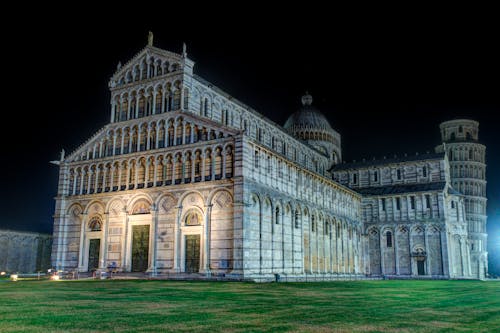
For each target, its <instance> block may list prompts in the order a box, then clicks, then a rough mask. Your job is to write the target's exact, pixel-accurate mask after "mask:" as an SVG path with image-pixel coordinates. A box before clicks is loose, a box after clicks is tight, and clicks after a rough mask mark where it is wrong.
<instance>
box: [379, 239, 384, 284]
mask: <svg viewBox="0 0 500 333" xmlns="http://www.w3.org/2000/svg"><path fill="white" fill-rule="evenodd" d="M383 240H384V238H383V230H382V229H380V230H379V251H380V272H381V273H382V275H385V258H384V251H383V250H382V248H383V244H384V242H383Z"/></svg>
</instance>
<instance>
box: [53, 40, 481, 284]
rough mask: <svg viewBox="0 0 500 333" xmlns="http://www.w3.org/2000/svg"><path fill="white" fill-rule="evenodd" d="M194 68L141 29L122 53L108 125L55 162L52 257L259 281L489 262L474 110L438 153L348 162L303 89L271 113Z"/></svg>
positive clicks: (469, 267) (424, 271)
mask: <svg viewBox="0 0 500 333" xmlns="http://www.w3.org/2000/svg"><path fill="white" fill-rule="evenodd" d="M193 67H194V62H193V61H191V60H190V59H189V58H188V57H187V53H186V51H185V48H184V50H183V52H182V53H181V54H176V53H173V52H169V51H166V50H162V49H159V48H157V47H154V46H153V43H152V37H151V38H150V40H149V42H148V45H147V46H146V47H145V48H144V49H142V50H141V51H140V52H139V53H138V54H137V55H136V56H135V57H133V58H132V59H131V60H130V61H128V62H127V63H126V64H124V65H121V64H119V66H118V68H117V70H116V72H115V73H114V75H113V76H112V78H111V79H110V81H109V88H110V91H111V112H110V113H111V114H110V122H109V124H107V125H106V126H104V127H103V128H101V129H99V130H98V131H97V132H96V133H95V134H94V135H93V136H92V137H91V138H89V139H88V140H87V141H86V142H84V143H83V144H82V145H81V146H80V147H78V148H77V149H76V150H75V151H74V152H72V153H71V154H69V155H67V156H64V154H62V155H61V158H60V160H59V161H57V162H56V164H58V165H59V170H60V171H59V186H58V194H57V197H56V209H55V214H54V234H53V251H52V264H53V266H54V267H56V268H57V269H62V270H78V271H81V272H87V271H92V270H95V269H103V270H105V269H108V268H109V267H113V268H114V269H116V270H119V271H123V272H150V273H151V274H153V275H159V276H162V275H164V274H169V275H170V274H198V275H202V276H214V275H215V276H224V277H226V278H235V279H245V280H255V281H269V280H274V279H275V278H276V276H277V275H278V274H279V276H281V277H286V278H287V279H288V280H328V279H339V278H350V277H359V278H362V277H382V276H394V277H402V278H404V277H406V278H417V277H421V278H482V277H484V274H485V267H487V265H486V263H487V253H486V233H485V232H486V231H485V224H486V215H485V209H486V199H485V192H484V191H485V185H486V182H485V179H484V169H485V164H484V155H485V149H484V146H482V145H480V144H479V143H478V142H477V132H478V124H477V123H476V122H473V121H467V120H463V121H455V122H453V121H452V122H447V123H444V124H442V125H441V131H442V135H443V143H442V144H441V145H439V146H438V147H437V148H436V153H435V154H427V155H420V156H413V157H408V158H405V159H387V160H382V161H370V162H366V161H364V162H362V163H351V164H346V163H342V151H341V137H340V135H339V134H338V133H337V132H336V131H335V130H334V129H332V128H331V126H330V125H329V123H328V121H327V119H326V118H325V117H324V116H323V115H322V114H321V112H320V111H318V110H317V109H316V108H315V107H314V106H313V101H312V97H311V96H310V95H307V94H306V95H305V96H303V98H302V108H300V109H299V110H298V111H297V112H295V113H294V114H292V115H291V116H290V118H289V119H288V120H287V122H286V123H285V125H284V126H283V127H282V126H280V125H278V124H275V123H274V122H272V121H271V120H269V119H268V118H266V117H264V116H263V115H261V114H260V113H258V112H257V111H255V110H253V109H252V108H251V107H249V106H247V105H245V104H243V103H241V102H239V101H238V100H236V99H235V98H233V97H232V96H230V95H228V94H227V93H225V92H224V91H222V90H221V89H219V88H217V87H215V86H214V85H212V84H211V83H209V82H207V81H206V80H204V79H203V78H201V77H199V76H197V75H196V74H194V73H193ZM452 133H455V136H454V137H453V138H452ZM450 151H453V153H450ZM470 151H472V155H469V154H470V153H469V152H470ZM451 154H453V156H451ZM471 156H472V158H471ZM462 170H467V172H470V177H469V173H467V175H465V173H464V174H463V173H461V172H462ZM469 188H470V189H469Z"/></svg>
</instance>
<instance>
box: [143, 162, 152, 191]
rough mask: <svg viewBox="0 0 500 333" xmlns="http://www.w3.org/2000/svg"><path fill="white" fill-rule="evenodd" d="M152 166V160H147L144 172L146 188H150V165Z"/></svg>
mask: <svg viewBox="0 0 500 333" xmlns="http://www.w3.org/2000/svg"><path fill="white" fill-rule="evenodd" d="M150 164H151V160H150V159H149V158H148V159H147V160H146V165H145V167H146V170H144V188H146V187H148V183H149V165H150Z"/></svg>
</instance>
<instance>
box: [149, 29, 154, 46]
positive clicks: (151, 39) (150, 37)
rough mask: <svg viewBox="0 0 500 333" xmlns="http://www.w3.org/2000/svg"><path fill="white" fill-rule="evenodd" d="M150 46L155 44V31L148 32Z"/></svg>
mask: <svg viewBox="0 0 500 333" xmlns="http://www.w3.org/2000/svg"><path fill="white" fill-rule="evenodd" d="M148 46H153V32H151V31H150V32H149V34H148Z"/></svg>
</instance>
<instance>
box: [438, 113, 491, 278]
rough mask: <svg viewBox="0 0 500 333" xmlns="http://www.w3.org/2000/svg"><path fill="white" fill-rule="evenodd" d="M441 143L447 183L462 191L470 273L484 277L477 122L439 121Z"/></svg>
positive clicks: (480, 152)
mask: <svg viewBox="0 0 500 333" xmlns="http://www.w3.org/2000/svg"><path fill="white" fill-rule="evenodd" d="M440 129H441V139H442V141H443V144H441V145H439V146H438V147H436V151H437V152H443V151H445V152H446V153H447V155H448V160H449V162H450V178H451V185H452V186H453V188H454V189H456V190H458V191H459V192H460V193H462V194H463V195H464V197H465V198H464V199H465V213H466V216H467V224H468V233H469V249H470V253H471V269H472V274H473V275H474V276H476V277H478V278H480V279H482V278H484V277H485V275H486V273H487V269H488V258H487V256H488V253H487V249H486V240H487V236H488V235H487V233H486V219H487V216H486V200H487V199H486V163H485V154H486V147H485V146H484V145H482V144H481V143H479V141H478V132H479V123H478V122H477V121H474V120H467V119H457V120H450V121H445V122H443V123H441V125H440Z"/></svg>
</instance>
